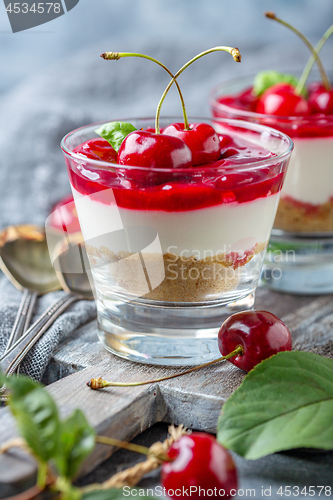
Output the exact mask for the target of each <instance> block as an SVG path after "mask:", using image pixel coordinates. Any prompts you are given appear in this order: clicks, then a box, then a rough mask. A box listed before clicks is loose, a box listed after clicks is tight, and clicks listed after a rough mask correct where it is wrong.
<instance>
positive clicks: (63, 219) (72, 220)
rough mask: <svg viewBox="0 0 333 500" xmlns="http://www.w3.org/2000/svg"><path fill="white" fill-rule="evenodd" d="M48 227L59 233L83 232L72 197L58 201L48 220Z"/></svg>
mask: <svg viewBox="0 0 333 500" xmlns="http://www.w3.org/2000/svg"><path fill="white" fill-rule="evenodd" d="M47 223H48V226H49V227H52V228H53V229H56V230H58V231H65V232H67V233H76V232H79V231H81V228H80V223H79V219H78V217H77V212H76V208H75V204H74V200H73V196H72V195H68V196H66V197H65V198H63V199H62V200H60V201H58V203H57V204H56V205H54V207H53V208H52V210H51V213H50V215H49V217H48V220H47Z"/></svg>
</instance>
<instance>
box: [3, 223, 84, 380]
mask: <svg viewBox="0 0 333 500" xmlns="http://www.w3.org/2000/svg"><path fill="white" fill-rule="evenodd" d="M55 252H56V255H55V256H54V255H53V257H55V258H54V262H53V265H54V267H55V269H56V274H57V275H58V276H59V278H60V281H61V283H62V286H63V288H64V289H65V290H66V291H68V292H69V294H67V295H66V296H65V297H62V298H61V299H59V300H58V301H57V302H55V304H53V305H52V306H51V307H49V308H48V309H47V310H46V311H45V312H44V314H43V315H42V316H41V317H40V318H39V319H38V320H37V321H36V322H35V323H34V324H33V325H31V327H30V328H29V329H28V330H27V331H26V333H25V334H24V335H23V336H22V337H21V338H20V339H19V340H18V341H17V342H16V343H15V344H14V345H13V346H12V347H11V348H10V349H9V350H8V351H7V353H5V354H4V355H3V356H2V357H1V358H0V368H1V370H2V372H3V373H5V374H7V375H12V374H13V373H14V372H15V371H16V369H17V367H18V366H19V364H20V363H21V362H22V360H23V359H24V358H25V356H26V355H27V353H28V352H29V351H30V349H31V348H32V347H33V346H34V345H35V343H36V342H37V340H38V339H39V338H40V337H41V336H42V335H43V333H44V332H45V331H46V330H47V329H48V328H49V327H50V326H51V325H52V324H53V323H54V321H55V320H56V319H57V318H58V316H60V314H62V313H63V312H64V311H65V310H66V309H67V308H68V307H69V306H70V305H72V304H73V303H74V302H76V301H78V300H82V299H85V300H93V299H94V295H93V292H92V289H91V287H90V281H89V277H88V274H87V273H88V272H89V265H88V258H87V256H86V253H85V248H84V244H83V239H82V236H81V234H78V233H75V234H72V235H67V238H66V239H64V240H62V241H60V242H59V244H57V245H56V247H55Z"/></svg>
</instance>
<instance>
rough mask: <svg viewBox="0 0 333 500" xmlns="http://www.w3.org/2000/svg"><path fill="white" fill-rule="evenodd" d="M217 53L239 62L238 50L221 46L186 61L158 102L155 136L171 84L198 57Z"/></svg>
mask: <svg viewBox="0 0 333 500" xmlns="http://www.w3.org/2000/svg"><path fill="white" fill-rule="evenodd" d="M218 51H222V52H228V53H229V54H231V55H232V57H233V58H234V61H236V62H241V59H242V56H241V54H240V52H239V50H238V48H237V47H223V46H221V47H213V48H212V49H208V50H205V51H204V52H201V53H200V54H198V55H197V56H195V57H193V59H191V60H190V61H188V62H187V63H186V64H184V66H183V67H182V68H180V70H179V71H177V73H176V74H175V75H174V76H173V78H172V80H171V82H170V83H169V84H168V86H167V87H166V89H165V90H164V92H163V94H162V97H161V99H160V102H159V103H158V105H157V110H156V117H155V132H156V134H159V133H160V114H161V108H162V104H163V101H164V99H165V97H166V95H167V93H168V92H169V90H170V88H171V86H172V84H173V83H174V82H175V83H177V81H176V79H177V78H178V77H179V75H180V74H181V73H182V72H183V71H185V69H186V68H188V67H189V66H190V65H191V64H192V63H194V62H195V61H197V60H198V59H200V57H203V56H205V55H207V54H210V53H211V52H218ZM187 130H188V129H187Z"/></svg>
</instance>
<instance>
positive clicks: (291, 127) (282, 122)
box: [212, 87, 333, 138]
mask: <svg viewBox="0 0 333 500" xmlns="http://www.w3.org/2000/svg"><path fill="white" fill-rule="evenodd" d="M313 88H315V87H313ZM310 98H311V89H310V93H309V99H310ZM258 102H259V98H258V97H257V96H256V95H255V94H254V93H253V89H252V87H247V88H246V89H245V90H242V91H240V92H236V93H234V94H232V95H223V96H220V97H217V98H216V104H215V105H214V106H213V108H212V113H213V116H215V117H219V118H226V117H227V118H242V119H245V120H250V121H256V122H257V123H261V124H262V125H267V126H270V127H273V128H276V129H277V130H280V131H281V132H284V133H285V134H287V135H289V136H290V137H291V138H295V137H332V136H333V115H324V114H320V113H317V112H313V111H312V112H311V111H310V114H309V115H307V116H300V117H297V116H289V117H282V116H273V115H262V114H259V113H257V112H256V109H257V105H258ZM219 106H221V107H220V108H219ZM233 110H234V111H233ZM237 111H239V112H240V113H241V112H242V111H245V112H246V113H247V114H246V115H242V116H240V114H239V113H238V112H237Z"/></svg>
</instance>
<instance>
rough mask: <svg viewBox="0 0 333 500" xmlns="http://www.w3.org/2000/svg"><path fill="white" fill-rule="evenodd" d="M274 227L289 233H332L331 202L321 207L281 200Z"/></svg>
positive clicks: (332, 204)
mask: <svg viewBox="0 0 333 500" xmlns="http://www.w3.org/2000/svg"><path fill="white" fill-rule="evenodd" d="M274 227H275V228H277V229H282V230H283V231H290V232H303V233H312V232H313V233H315V232H318V233H319V232H320V233H322V232H326V231H327V232H331V231H332V232H333V200H330V201H327V202H326V203H323V204H322V205H310V204H309V203H300V202H297V201H295V200H293V199H292V198H289V197H286V198H281V199H280V203H279V207H278V211H277V214H276V217H275V222H274Z"/></svg>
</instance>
